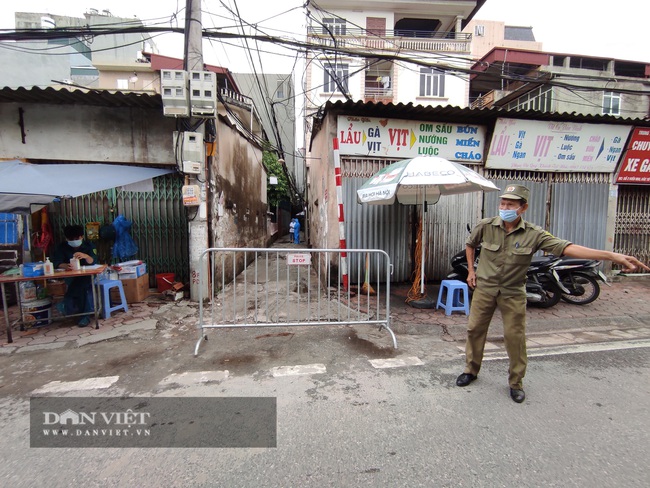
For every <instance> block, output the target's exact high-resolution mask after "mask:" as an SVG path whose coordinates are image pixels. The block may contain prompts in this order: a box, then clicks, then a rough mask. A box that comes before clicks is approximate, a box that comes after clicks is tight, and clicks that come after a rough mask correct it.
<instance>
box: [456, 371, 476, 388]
mask: <svg viewBox="0 0 650 488" xmlns="http://www.w3.org/2000/svg"><path fill="white" fill-rule="evenodd" d="M475 379H476V375H475V374H469V373H463V374H461V375H460V376H459V377H458V378H456V386H467V385H469V384H470V383H471V382H472V381H474V380H475Z"/></svg>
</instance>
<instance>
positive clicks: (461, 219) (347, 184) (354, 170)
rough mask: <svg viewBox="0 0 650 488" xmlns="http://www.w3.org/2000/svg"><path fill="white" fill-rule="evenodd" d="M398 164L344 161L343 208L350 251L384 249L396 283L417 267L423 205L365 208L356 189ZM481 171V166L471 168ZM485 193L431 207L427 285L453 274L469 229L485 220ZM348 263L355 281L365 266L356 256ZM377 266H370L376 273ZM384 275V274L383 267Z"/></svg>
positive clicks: (449, 198)
mask: <svg viewBox="0 0 650 488" xmlns="http://www.w3.org/2000/svg"><path fill="white" fill-rule="evenodd" d="M391 162H393V161H390V160H382V159H362V158H342V161H341V169H342V172H341V174H342V176H343V179H342V185H343V207H344V212H345V233H346V242H347V246H348V248H356V249H382V250H384V251H386V252H387V253H388V255H389V256H390V260H391V263H392V264H393V267H394V269H393V275H392V281H394V282H403V281H411V280H412V276H411V275H412V272H413V268H414V258H413V249H414V242H415V239H416V237H417V236H416V235H415V234H416V229H417V227H416V223H417V222H419V219H420V214H421V211H422V207H421V206H418V207H416V206H414V205H401V204H399V203H395V204H393V205H365V204H364V205H361V204H359V203H357V190H358V189H359V188H360V187H361V186H362V185H363V184H364V183H365V182H366V181H367V180H368V179H369V178H370V177H371V176H372V175H373V174H375V173H376V172H377V171H379V170H380V169H381V168H383V167H384V166H385V165H386V164H390V163H391ZM471 169H474V170H476V169H477V168H474V167H472V168H471ZM482 198H483V196H482V194H481V193H479V192H475V193H469V194H465V195H451V196H442V197H441V198H440V200H439V201H438V203H436V204H435V205H428V206H427V208H428V210H427V212H426V222H427V226H426V227H427V230H426V236H425V240H426V242H427V249H426V255H425V276H426V279H427V281H440V280H442V279H444V277H445V276H446V275H447V274H448V273H449V271H450V270H451V265H450V262H451V257H452V256H453V255H454V254H456V253H457V252H458V251H460V250H461V249H464V248H465V239H466V238H467V226H468V225H469V226H470V227H471V226H473V225H474V223H476V221H477V220H478V219H479V218H480V208H481V202H482ZM349 259H350V262H349V268H350V271H349V273H350V279H351V280H352V281H355V280H357V279H358V277H357V275H358V273H362V272H363V269H364V266H363V263H357V262H356V259H357V257H356V256H351V257H350V258H349ZM372 268H373V267H372V266H371V269H372ZM379 271H380V272H384V270H382V269H380V270H379Z"/></svg>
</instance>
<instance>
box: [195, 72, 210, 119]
mask: <svg viewBox="0 0 650 488" xmlns="http://www.w3.org/2000/svg"><path fill="white" fill-rule="evenodd" d="M190 109H191V110H190V111H191V114H192V115H194V116H197V117H216V114H217V75H216V73H213V72H212V71H190Z"/></svg>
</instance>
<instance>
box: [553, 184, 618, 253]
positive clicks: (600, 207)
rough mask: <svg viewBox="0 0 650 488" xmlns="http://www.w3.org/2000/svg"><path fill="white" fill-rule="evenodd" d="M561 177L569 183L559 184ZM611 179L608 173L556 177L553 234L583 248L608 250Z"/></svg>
mask: <svg viewBox="0 0 650 488" xmlns="http://www.w3.org/2000/svg"><path fill="white" fill-rule="evenodd" d="M581 176H582V178H581ZM562 177H564V178H562ZM561 178H562V179H565V180H566V181H558V180H560V179H561ZM609 178H610V175H609V174H607V173H592V174H590V175H588V176H587V177H585V175H584V173H583V174H577V173H562V174H561V175H555V178H554V180H555V181H554V182H553V188H552V193H551V219H550V220H551V227H550V229H549V231H550V232H551V234H553V235H556V236H558V237H561V238H563V239H568V240H570V241H571V242H573V243H575V244H579V245H581V246H587V247H593V248H595V249H604V248H605V246H606V244H607V205H608V200H609V187H610V184H609Z"/></svg>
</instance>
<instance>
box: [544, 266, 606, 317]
mask: <svg viewBox="0 0 650 488" xmlns="http://www.w3.org/2000/svg"><path fill="white" fill-rule="evenodd" d="M598 266H600V261H596V260H595V259H577V258H567V257H561V258H559V263H558V264H557V265H556V266H555V268H554V269H555V271H556V272H557V274H558V276H559V277H560V281H561V283H562V285H563V286H564V288H566V289H567V290H568V293H566V292H563V293H562V300H564V301H565V302H567V303H572V304H574V305H586V304H588V303H591V302H593V301H594V300H596V298H598V296H599V295H600V284H599V283H598V282H599V281H602V282H603V283H605V284H606V285H607V286H611V285H610V284H609V282H608V281H607V277H606V276H605V275H604V274H603V273H602V272H601V271H600V270H599V269H598Z"/></svg>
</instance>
